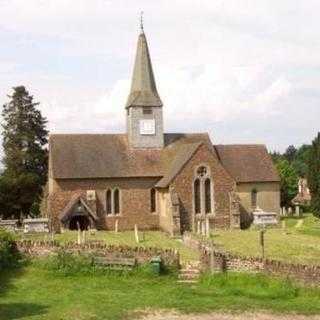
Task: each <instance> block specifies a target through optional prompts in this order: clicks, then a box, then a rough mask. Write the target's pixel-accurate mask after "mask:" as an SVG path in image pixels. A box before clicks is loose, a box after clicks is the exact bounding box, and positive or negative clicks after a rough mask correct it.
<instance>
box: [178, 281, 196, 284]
mask: <svg viewBox="0 0 320 320" xmlns="http://www.w3.org/2000/svg"><path fill="white" fill-rule="evenodd" d="M178 283H189V284H195V283H198V281H197V280H178Z"/></svg>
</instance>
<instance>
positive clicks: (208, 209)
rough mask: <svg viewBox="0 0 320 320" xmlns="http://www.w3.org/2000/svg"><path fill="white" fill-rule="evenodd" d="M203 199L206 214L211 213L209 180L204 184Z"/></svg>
mask: <svg viewBox="0 0 320 320" xmlns="http://www.w3.org/2000/svg"><path fill="white" fill-rule="evenodd" d="M204 197H205V207H206V213H211V181H210V179H209V178H207V179H206V180H205V182H204Z"/></svg>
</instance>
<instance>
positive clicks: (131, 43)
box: [0, 0, 320, 149]
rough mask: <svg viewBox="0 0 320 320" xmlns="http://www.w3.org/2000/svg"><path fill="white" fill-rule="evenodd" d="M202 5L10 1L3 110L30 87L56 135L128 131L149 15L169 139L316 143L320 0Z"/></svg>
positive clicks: (1, 29)
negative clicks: (180, 135) (193, 135)
mask: <svg viewBox="0 0 320 320" xmlns="http://www.w3.org/2000/svg"><path fill="white" fill-rule="evenodd" d="M194 3H195V2H194V1H191V0H177V1H169V0H162V1H157V2H154V1H146V0H145V1H140V0H139V1H125V0H118V1H115V0H108V1H106V0H91V1H88V0H78V1H71V0H28V1H27V5H26V1H25V0H10V1H4V0H2V1H1V0H0V52H2V55H3V56H4V59H1V62H0V71H1V72H0V93H1V97H0V102H1V103H2V102H4V101H5V99H6V98H5V94H6V93H7V92H8V91H9V89H10V88H11V87H12V86H14V85H17V84H20V83H23V84H25V85H27V86H28V87H29V88H30V91H31V92H32V94H34V95H35V97H36V98H37V99H38V100H40V101H41V102H42V105H41V108H42V111H43V113H44V114H45V115H46V116H47V117H48V119H49V125H50V129H51V130H52V131H55V132H57V131H59V132H80V131H81V132H99V131H100V132H109V131H112V132H118V131H120V130H124V128H125V118H124V114H125V111H124V104H125V101H126V97H127V94H128V90H129V86H130V77H131V71H132V64H133V59H134V51H135V44H136V39H137V29H138V13H139V11H140V10H141V9H143V10H144V11H145V29H146V33H147V37H148V40H149V45H150V50H151V55H152V60H153V65H154V71H155V75H156V80H157V84H158V89H159V93H160V96H161V98H162V100H163V101H164V104H165V107H164V112H165V121H166V123H165V125H166V128H167V130H168V131H182V130H189V131H210V133H211V134H212V136H214V137H217V138H216V139H215V140H217V139H218V141H216V142H221V143H223V142H238V141H240V142H250V141H251V142H253V143H255V142H257V141H259V142H263V141H265V142H266V143H267V144H268V145H269V146H272V147H273V148H281V149H283V148H284V147H285V146H286V144H288V141H289V142H290V143H293V144H295V143H301V142H304V141H306V142H308V141H310V140H311V138H312V137H313V135H314V133H315V130H316V128H315V127H312V125H313V123H314V122H313V119H315V118H317V117H318V118H319V116H320V111H319V110H318V109H317V108H315V105H319V102H320V101H319V99H320V93H319V89H318V86H317V85H316V84H317V83H319V81H320V75H319V72H317V71H316V70H318V71H319V68H320V65H319V55H320V40H319V37H318V34H317V33H318V30H319V27H320V22H319V19H318V14H317V13H318V12H319V10H320V2H319V1H316V0H309V1H308V2H307V3H306V2H301V1H298V0H282V1H276V0H261V1H256V0H228V1H222V0H219V1H211V0H207V1H205V0H202V1H197V5H196V6H195V5H194ZM1 39H3V41H1ZM1 42H2V43H3V45H2V46H3V47H2V46H1ZM4 43H5V45H4ZM311 90H312V92H313V98H312V99H311V98H310V96H309V95H310V91H311ZM308 92H309V93H308ZM315 93H316V94H315ZM297 96H299V99H297ZM298 103H299V106H298V105H297V104H298ZM301 108H308V110H310V112H308V113H306V114H304V115H302V116H301V114H300V111H299V110H301ZM261 119H263V121H265V122H263V121H262V120H261ZM279 119H281V121H282V122H281V124H279V123H278V121H280V120H279ZM248 121H249V122H248ZM306 122H307V123H309V127H310V126H311V127H310V128H309V129H308V128H306V126H305V123H306ZM256 124H258V125H256ZM264 125H265V126H266V127H268V128H271V127H273V126H275V127H279V125H280V126H281V128H282V130H281V131H279V130H278V131H274V130H273V131H272V132H263V131H261V130H260V128H261V127H263V126H264ZM258 126H259V127H258ZM225 128H229V129H228V130H225ZM293 133H294V134H293Z"/></svg>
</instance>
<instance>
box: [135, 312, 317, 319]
mask: <svg viewBox="0 0 320 320" xmlns="http://www.w3.org/2000/svg"><path fill="white" fill-rule="evenodd" d="M139 320H320V315H319V316H300V315H292V314H291V315H273V314H267V313H244V314H239V315H231V314H223V313H210V314H202V315H199V314H198V315H194V314H188V315H182V314H179V313H175V312H162V311H159V312H151V313H148V314H147V315H144V316H142V317H140V318H139Z"/></svg>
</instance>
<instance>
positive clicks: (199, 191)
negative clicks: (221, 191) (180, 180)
mask: <svg viewBox="0 0 320 320" xmlns="http://www.w3.org/2000/svg"><path fill="white" fill-rule="evenodd" d="M212 193H213V186H212V179H211V174H210V168H208V167H206V166H199V167H198V168H197V169H196V170H195V180H194V185H193V196H194V211H195V213H196V214H197V213H203V214H210V213H213V212H214V205H213V195H212Z"/></svg>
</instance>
